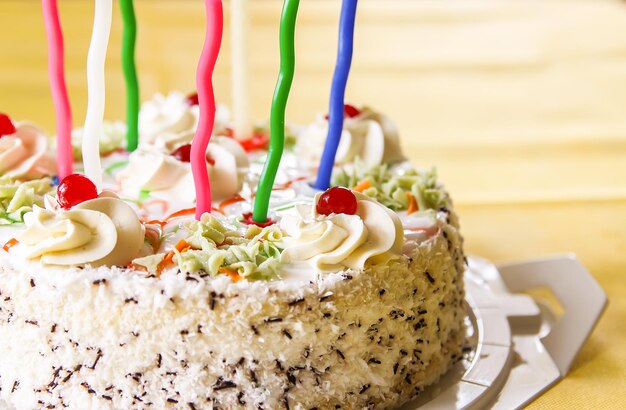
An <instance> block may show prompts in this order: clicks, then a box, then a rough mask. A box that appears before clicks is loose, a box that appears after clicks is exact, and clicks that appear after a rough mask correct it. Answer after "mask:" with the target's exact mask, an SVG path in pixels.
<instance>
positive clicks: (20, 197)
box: [0, 177, 54, 225]
mask: <svg viewBox="0 0 626 410" xmlns="http://www.w3.org/2000/svg"><path fill="white" fill-rule="evenodd" d="M53 191H54V187H53V186H52V180H51V179H50V178H47V177H46V178H41V179H35V180H32V181H27V182H22V181H17V180H15V179H12V178H9V177H0V225H11V224H15V223H23V222H24V214H25V213H27V212H30V211H32V210H33V205H38V206H41V207H43V197H44V195H45V194H51V193H53Z"/></svg>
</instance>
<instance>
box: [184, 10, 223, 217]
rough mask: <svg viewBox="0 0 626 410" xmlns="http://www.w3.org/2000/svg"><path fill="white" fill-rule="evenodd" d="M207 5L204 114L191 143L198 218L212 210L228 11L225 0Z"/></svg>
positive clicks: (201, 87) (201, 65) (199, 80)
mask: <svg viewBox="0 0 626 410" xmlns="http://www.w3.org/2000/svg"><path fill="white" fill-rule="evenodd" d="M204 4H205V9H206V36H205V39H204V47H203V48H202V54H201V55H200V61H199V62H198V70H197V71H196V86H197V89H198V105H199V109H200V118H199V120H198V128H197V130H196V135H195V136H194V138H193V142H192V143H191V171H192V173H193V182H194V186H195V189H196V219H198V220H200V217H201V216H202V214H204V213H205V212H211V206H212V203H211V202H212V200H211V182H210V181H209V172H208V170H207V161H206V150H207V146H208V145H209V140H210V139H211V133H212V132H213V125H214V123H215V94H214V92H213V70H214V68H215V62H216V61H217V56H218V54H219V52H220V46H221V43H222V31H223V27H224V13H223V10H222V0H204Z"/></svg>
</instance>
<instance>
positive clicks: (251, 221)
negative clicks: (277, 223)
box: [242, 212, 274, 228]
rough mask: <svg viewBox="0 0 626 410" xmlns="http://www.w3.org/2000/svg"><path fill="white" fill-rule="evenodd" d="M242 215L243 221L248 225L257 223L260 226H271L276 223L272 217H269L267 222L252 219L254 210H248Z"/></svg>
mask: <svg viewBox="0 0 626 410" xmlns="http://www.w3.org/2000/svg"><path fill="white" fill-rule="evenodd" d="M242 216H243V220H242V222H243V223H245V224H246V225H256V226H258V227H260V228H265V227H266V226H270V225H272V224H273V223H274V221H272V220H271V219H270V218H267V221H265V222H256V221H255V220H254V219H252V212H246V213H245V214H243V215H242Z"/></svg>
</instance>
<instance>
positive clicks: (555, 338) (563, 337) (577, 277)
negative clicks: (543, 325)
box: [498, 254, 608, 377]
mask: <svg viewBox="0 0 626 410" xmlns="http://www.w3.org/2000/svg"><path fill="white" fill-rule="evenodd" d="M498 270H499V271H500V274H501V276H502V278H503V280H504V281H505V282H506V285H507V287H508V288H509V290H510V291H511V292H521V291H525V290H529V289H533V288H542V287H547V288H549V289H550V290H551V291H552V292H553V294H554V295H555V296H556V298H557V299H558V300H559V302H560V303H561V306H562V307H563V309H564V311H565V313H564V314H563V316H562V317H560V318H559V319H558V320H557V321H556V323H554V325H553V326H552V328H551V329H550V332H549V333H548V334H547V335H545V336H544V337H542V338H541V341H542V343H543V345H544V346H545V348H546V350H547V351H548V353H549V354H550V356H551V357H552V358H553V360H554V363H555V364H556V366H557V368H558V369H559V372H560V374H561V377H564V376H565V375H566V374H567V372H568V371H569V369H570V366H571V365H572V362H573V361H574V359H575V357H576V355H577V354H578V352H579V351H580V349H581V348H582V346H583V344H584V343H585V341H586V340H587V338H588V337H589V335H590V334H591V331H592V330H593V328H594V326H595V325H596V323H597V322H598V320H599V319H600V316H602V313H603V312H604V309H605V308H606V305H607V303H608V299H607V297H606V293H605V292H604V290H603V289H602V288H601V287H600V285H599V284H598V282H596V280H595V279H594V278H593V276H592V275H591V274H590V273H589V271H587V269H586V268H585V267H584V266H583V265H582V264H581V263H580V261H579V260H578V259H577V258H576V255H574V254H567V255H563V256H557V257H553V258H547V259H540V260H534V261H527V262H520V263H513V264H505V265H500V266H498Z"/></svg>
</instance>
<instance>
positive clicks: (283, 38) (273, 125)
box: [252, 0, 300, 223]
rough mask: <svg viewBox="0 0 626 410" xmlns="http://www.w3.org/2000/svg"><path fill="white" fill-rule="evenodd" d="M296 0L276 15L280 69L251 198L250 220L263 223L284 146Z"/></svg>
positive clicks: (292, 66) (291, 79)
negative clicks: (267, 142) (267, 143)
mask: <svg viewBox="0 0 626 410" xmlns="http://www.w3.org/2000/svg"><path fill="white" fill-rule="evenodd" d="M299 3H300V1H299V0H285V2H284V3H283V12H282V15H281V18H280V33H279V44H280V71H279V73H278V81H277V82H276V89H275V90H274V98H273V99H272V109H271V112H270V147H269V151H268V153H267V160H266V161H265V165H264V166H263V172H262V173H261V178H260V180H259V186H258V188H257V191H256V196H255V198H254V210H253V213H252V220H253V221H254V222H257V223H265V222H267V212H268V209H269V202H270V196H271V193H272V187H273V185H274V180H275V179H276V173H277V172H278V166H279V165H280V159H281V157H282V155H283V148H284V146H285V108H286V106H287V99H288V97H289V90H290V89H291V83H292V81H293V75H294V72H295V66H296V55H295V54H296V53H295V31H296V16H297V14H298V5H299Z"/></svg>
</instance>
